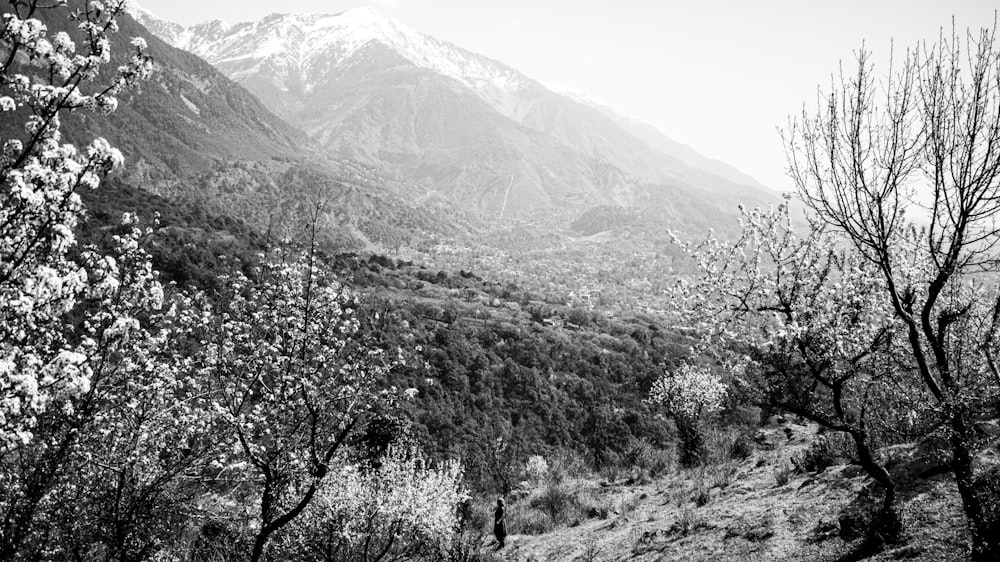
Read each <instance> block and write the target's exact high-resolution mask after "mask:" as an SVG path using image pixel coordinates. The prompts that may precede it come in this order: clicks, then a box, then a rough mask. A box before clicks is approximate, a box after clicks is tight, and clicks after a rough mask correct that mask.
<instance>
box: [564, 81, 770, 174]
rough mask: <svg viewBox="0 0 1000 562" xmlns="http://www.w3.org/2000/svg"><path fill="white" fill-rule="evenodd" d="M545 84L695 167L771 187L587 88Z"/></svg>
mask: <svg viewBox="0 0 1000 562" xmlns="http://www.w3.org/2000/svg"><path fill="white" fill-rule="evenodd" d="M545 87H546V88H548V89H550V90H552V91H553V92H556V93H557V94H561V95H563V96H566V97H567V98H569V99H571V100H573V101H575V102H578V103H582V104H583V105H586V106H589V107H592V108H594V109H596V110H598V111H600V112H601V114H603V115H605V116H606V117H608V118H609V119H611V120H612V121H614V122H615V123H617V124H618V125H619V126H620V127H622V128H623V129H625V130H626V131H628V132H629V133H631V134H632V135H634V136H635V137H636V138H639V139H641V140H643V141H645V142H646V144H648V145H649V146H650V147H652V148H653V149H654V150H657V151H659V152H662V153H664V154H666V155H668V156H671V157H673V158H676V159H678V160H680V161H681V162H684V163H685V164H687V165H688V166H691V167H692V168H696V169H699V170H703V171H706V172H708V173H710V174H714V175H716V176H719V177H722V178H725V179H727V180H729V181H731V182H733V183H735V184H738V185H748V186H751V187H755V188H758V189H767V188H766V187H765V186H764V185H763V184H761V183H760V182H758V181H757V180H755V179H754V178H752V177H751V176H749V175H747V174H746V173H744V172H742V171H740V170H738V169H736V168H735V167H733V166H731V165H729V164H726V163H725V162H723V161H721V160H716V159H714V158H708V157H706V156H704V155H702V154H701V153H699V152H698V151H696V150H695V149H693V148H691V147H690V146H688V145H686V144H684V143H681V142H678V141H675V140H674V139H672V138H670V137H668V136H667V135H665V134H664V133H663V132H662V131H660V130H659V129H657V128H656V127H655V126H653V125H650V124H649V123H645V122H643V121H640V120H639V119H635V118H634V117H629V116H628V115H625V114H623V113H621V112H619V111H618V110H616V109H614V108H613V107H611V106H610V105H608V104H606V103H604V102H602V101H600V100H598V99H595V98H593V97H591V96H589V95H587V94H586V93H584V92H581V91H579V90H577V89H575V88H571V87H568V86H564V85H561V84H552V83H546V84H545Z"/></svg>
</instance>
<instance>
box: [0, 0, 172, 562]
mask: <svg viewBox="0 0 1000 562" xmlns="http://www.w3.org/2000/svg"><path fill="white" fill-rule="evenodd" d="M8 4H9V6H8V7H7V8H6V9H5V12H6V13H4V14H3V24H2V29H0V61H2V62H0V64H2V66H0V111H2V112H4V113H5V114H6V116H5V117H6V120H7V121H16V120H20V119H23V120H24V127H23V133H22V134H21V136H19V137H18V138H10V139H6V140H4V141H3V142H2V154H0V558H4V559H9V558H12V557H15V556H20V557H25V558H33V557H39V556H41V554H40V553H41V552H43V551H45V552H48V553H49V554H50V555H52V556H55V555H57V553H58V552H60V549H62V548H64V547H66V546H67V545H72V544H74V540H73V538H72V537H73V536H75V532H76V531H75V530H74V529H77V528H78V527H76V526H78V525H79V524H80V523H81V522H80V521H73V520H72V517H71V516H69V514H68V513H66V512H65V510H64V508H65V507H66V506H67V505H72V502H73V501H74V500H76V499H78V498H79V494H75V492H78V491H80V490H87V491H91V489H92V488H90V487H91V486H93V485H95V484H96V483H98V482H101V481H102V479H103V477H104V476H105V470H114V469H115V467H109V466H108V465H107V464H106V461H108V460H109V458H111V457H112V456H114V453H113V452H114V451H122V450H123V449H121V448H118V447H116V446H109V441H113V442H114V444H115V445H118V444H120V442H119V441H115V440H114V439H115V438H116V437H119V436H121V434H120V433H119V432H118V430H119V429H121V426H117V427H116V426H115V424H114V423H113V421H112V420H117V421H122V418H120V417H116V414H115V413H114V412H122V411H125V410H126V409H127V408H128V406H127V405H128V404H129V403H131V402H132V401H136V400H138V401H146V400H147V399H150V400H151V401H152V400H153V399H152V396H153V395H159V396H160V397H161V399H162V401H163V402H171V403H173V402H172V399H173V398H175V397H176V396H173V395H171V394H170V392H169V391H168V390H167V389H164V388H160V389H152V386H149V385H147V383H151V384H153V385H154V386H155V383H154V382H153V381H155V380H156V379H157V378H158V377H159V376H160V375H161V373H162V372H161V371H160V370H159V369H158V368H157V366H156V365H155V362H156V359H155V357H156V355H157V353H158V352H157V351H156V349H157V347H158V345H157V344H159V343H162V341H163V340H160V339H157V337H162V336H163V335H164V333H165V332H161V333H160V334H159V336H154V334H153V331H152V330H151V322H150V315H151V314H154V313H155V311H156V310H157V309H158V308H160V306H161V304H162V302H163V298H164V295H163V290H162V287H161V286H160V284H159V283H158V282H157V280H156V273H155V272H154V271H153V270H152V267H151V266H150V261H149V256H148V255H147V254H145V252H142V251H141V250H140V249H139V246H138V240H139V238H140V237H141V234H140V232H139V231H138V230H137V229H136V228H135V227H134V226H133V225H131V223H132V220H131V218H130V217H125V219H124V222H125V223H126V224H125V225H124V227H123V229H124V230H123V232H122V233H121V234H120V235H119V236H116V237H115V238H114V247H113V248H112V249H111V250H110V251H108V252H104V251H101V250H100V249H98V248H93V247H90V248H84V249H82V251H81V250H79V249H78V248H76V238H75V233H74V228H75V226H76V224H77V222H78V220H79V219H80V217H81V216H82V213H83V205H82V203H81V201H80V197H79V193H78V191H79V190H81V189H94V188H97V187H98V184H99V183H100V181H101V179H102V178H103V177H104V176H105V175H106V174H107V173H108V172H110V171H111V170H113V169H115V168H117V167H119V166H120V165H121V164H122V161H123V159H122V155H121V153H120V152H119V151H118V150H116V149H114V148H113V147H111V146H110V144H109V143H108V142H107V141H105V140H104V139H100V138H98V139H95V140H94V141H92V142H91V143H90V145H89V146H88V147H87V148H86V149H84V150H82V151H80V150H77V148H76V147H74V146H73V145H71V144H63V143H61V131H60V118H61V115H62V114H64V113H66V112H70V111H76V110H88V111H94V112H97V113H99V114H107V113H110V112H112V111H114V110H115V108H116V107H117V104H118V101H117V96H118V95H119V94H121V93H123V92H125V91H127V90H128V89H129V88H130V87H132V86H133V85H135V84H136V83H137V82H138V81H140V80H141V79H143V78H145V77H146V76H147V75H148V74H149V72H150V71H151V68H152V62H151V60H150V58H149V57H148V56H147V55H145V54H144V49H145V42H144V41H143V40H142V39H139V38H136V39H134V40H133V41H132V47H133V49H134V50H133V52H132V53H131V55H130V56H129V57H127V60H126V63H125V64H123V65H122V66H120V67H118V68H117V70H116V71H115V72H113V73H112V74H111V75H105V78H104V80H103V83H102V81H101V80H99V74H100V72H101V70H102V68H103V67H104V66H106V65H107V64H108V62H109V61H110V60H111V52H110V41H109V34H110V33H113V32H115V31H116V30H117V25H116V23H115V18H116V17H117V16H118V15H119V13H120V12H121V11H122V9H123V5H124V3H123V2H119V1H113V2H108V3H106V4H105V3H100V2H89V3H82V2H80V3H73V4H72V5H69V4H68V3H66V2H55V3H43V2H37V1H23V0H22V1H14V2H9V3H8ZM57 17H68V18H69V19H70V21H72V22H73V23H74V25H75V26H76V28H77V31H76V32H74V34H73V35H71V34H70V33H67V32H59V33H55V34H54V35H52V36H49V35H48V30H47V27H46V25H45V24H44V23H42V20H43V19H45V18H50V19H51V18H57ZM150 392H152V394H150ZM133 421H134V420H133ZM149 429H150V426H149V425H146V421H141V422H139V424H138V425H132V426H131V427H130V430H131V431H129V432H126V433H125V436H128V435H148V434H149V433H148V432H149ZM100 431H107V432H108V433H106V434H103V435H105V436H106V435H109V434H110V435H111V439H99V438H98V435H101V434H100V433H99V432H100ZM154 442H155V443H156V445H153V444H152V443H154ZM147 446H149V447H151V448H152V449H154V450H157V449H162V447H163V442H162V441H159V440H158V438H153V439H149V440H148V442H144V443H142V444H141V446H140V448H141V449H143V450H148V449H146V447H147ZM105 453H107V454H105ZM116 461H125V459H123V458H117V459H116ZM114 464H116V465H117V462H116V463H114ZM161 483H162V481H161ZM67 502H69V503H67ZM155 503H156V502H153V503H152V504H149V505H146V506H145V508H146V509H148V510H149V511H150V512H152V511H155V507H152V506H153V505H155ZM118 523H119V525H118V530H119V531H121V532H120V533H118V536H117V537H114V538H110V539H108V540H104V538H102V537H96V538H95V537H93V536H88V537H86V539H85V542H86V543H89V542H91V541H93V542H97V543H101V542H102V541H103V546H102V548H103V549H105V551H106V552H107V553H108V554H107V556H109V557H118V559H126V558H128V557H129V556H130V554H128V553H127V552H126V550H123V549H121V548H117V547H124V543H125V542H129V541H130V539H125V538H124V537H125V536H126V535H130V534H131V533H132V532H133V531H136V530H137V525H138V523H136V521H135V520H130V521H128V522H125V521H122V520H119V521H118ZM67 537H69V538H67ZM118 539H122V540H118ZM59 541H62V542H59ZM63 552H65V551H63ZM76 552H77V554H78V555H79V553H80V552H87V547H86V546H83V547H81V548H80V549H77V550H76Z"/></svg>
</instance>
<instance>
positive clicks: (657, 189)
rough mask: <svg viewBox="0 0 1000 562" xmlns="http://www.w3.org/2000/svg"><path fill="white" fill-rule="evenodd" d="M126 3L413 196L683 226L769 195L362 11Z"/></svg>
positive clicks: (317, 139) (505, 70)
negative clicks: (180, 10) (199, 17)
mask: <svg viewBox="0 0 1000 562" xmlns="http://www.w3.org/2000/svg"><path fill="white" fill-rule="evenodd" d="M134 13H135V15H136V17H137V18H138V19H139V21H141V22H143V23H145V24H146V26H147V27H148V28H149V29H150V31H151V32H153V33H154V34H157V35H159V36H160V37H161V38H163V39H164V40H165V41H169V42H171V43H172V44H173V45H174V46H176V47H179V48H181V49H185V50H188V51H190V52H192V53H195V54H197V55H199V56H201V57H204V58H205V59H206V60H207V61H208V62H210V63H212V64H213V65H214V66H215V67H216V68H218V69H219V70H221V71H222V72H223V73H225V74H226V75H227V76H229V77H230V78H232V79H233V80H234V81H236V82H237V83H239V84H241V85H243V86H245V87H246V88H247V89H248V90H249V91H251V92H253V93H254V94H255V95H256V96H257V97H258V98H259V99H260V100H261V101H262V102H263V103H264V105H266V106H267V107H268V108H269V109H271V110H272V111H273V112H274V113H276V114H278V115H279V116H281V117H283V118H284V119H286V120H287V121H288V122H290V123H291V124H293V125H295V126H297V127H299V128H300V129H302V130H303V131H304V132H305V133H306V134H307V135H308V137H309V139H310V140H311V141H312V142H313V143H315V144H316V146H317V147H318V148H319V149H321V150H323V151H324V152H325V153H326V154H329V155H333V156H335V157H336V158H347V159H353V160H357V161H360V162H364V163H366V164H369V165H372V166H380V167H383V168H384V169H386V170H388V171H389V173H390V174H392V175H395V176H397V177H400V178H403V179H405V180H406V181H407V182H408V183H410V184H412V185H413V187H414V189H413V191H412V192H411V193H410V196H411V197H413V198H418V197H428V196H438V197H442V198H444V199H446V200H448V201H452V202H455V203H456V204H458V205H459V206H461V207H463V208H465V209H467V210H471V211H475V212H479V213H483V214H484V215H486V216H492V217H508V216H518V217H528V216H532V215H533V214H538V213H548V212H551V211H555V212H558V213H563V214H566V215H567V216H574V215H578V214H579V213H583V212H586V211H587V210H590V209H593V208H595V207H605V206H611V207H632V208H648V207H650V206H651V205H652V206H654V207H657V208H661V207H662V210H663V211H664V213H665V215H664V216H668V217H673V218H675V219H676V220H677V221H680V223H681V224H680V226H682V227H683V226H688V227H693V226H694V225H695V224H697V225H699V227H700V226H701V224H703V223H712V222H719V220H720V219H719V217H720V216H722V217H730V218H731V217H732V216H733V215H734V213H735V202H736V201H740V202H744V203H748V204H755V203H763V202H770V201H773V200H775V196H774V194H773V193H771V192H769V191H767V190H766V189H763V188H762V187H761V186H760V185H759V184H756V182H753V181H752V180H750V179H749V178H747V177H746V176H740V175H739V174H729V173H719V172H720V169H719V167H718V166H714V165H713V163H711V162H708V161H707V159H701V160H699V159H698V158H694V157H692V156H691V155H690V154H689V153H686V155H680V154H678V153H677V152H678V151H676V150H674V152H675V154H671V153H670V152H671V150H672V149H667V148H665V147H664V146H663V144H664V143H662V142H661V143H659V144H657V143H653V142H649V141H648V140H646V139H644V138H641V137H640V136H637V134H636V131H631V130H629V129H628V128H626V127H623V126H622V124H621V123H619V122H617V121H616V120H615V119H613V118H611V117H609V116H608V115H606V114H605V113H604V112H602V111H601V110H599V109H596V108H594V107H590V106H588V105H586V104H582V103H579V102H577V101H575V100H573V99H570V98H568V97H566V96H564V95H560V94H559V93H556V92H553V91H551V90H550V89H548V88H546V87H545V86H544V85H542V84H541V83H539V82H537V81H535V80H533V79H531V78H529V77H527V76H525V75H523V74H522V73H520V72H518V71H517V70H515V69H513V68H511V67H509V66H507V65H505V64H503V63H501V62H498V61H495V60H492V59H489V58H487V57H484V56H481V55H478V54H475V53H472V52H470V51H467V50H465V49H462V48H460V47H457V46H455V45H452V44H450V43H447V42H444V41H440V40H438V39H435V38H433V37H430V36H428V35H424V34H421V33H418V32H417V31H414V30H412V29H410V28H409V27H407V26H405V25H403V24H401V23H399V22H397V21H394V20H391V19H389V18H386V17H384V16H382V15H381V14H379V13H378V12H376V11H374V10H372V9H369V8H358V9H354V10H349V11H346V12H342V13H339V14H334V15H295V14H274V15H271V16H268V17H266V18H264V19H262V20H260V21H256V22H244V23H238V24H226V23H224V22H221V21H211V22H206V23H202V24H198V25H195V26H193V27H190V28H183V27H181V26H177V25H174V24H169V23H165V22H162V21H160V20H158V19H156V18H155V17H154V16H153V15H152V14H150V13H148V12H145V11H143V10H141V9H136V11H135V12H134ZM681 152H683V151H681ZM723 171H724V170H723ZM681 208H686V209H689V210H690V209H694V210H696V213H697V216H694V217H692V216H690V213H688V212H679V209H681ZM673 226H674V227H676V226H678V225H677V224H674V225H673Z"/></svg>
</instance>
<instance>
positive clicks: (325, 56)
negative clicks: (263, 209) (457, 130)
mask: <svg viewBox="0 0 1000 562" xmlns="http://www.w3.org/2000/svg"><path fill="white" fill-rule="evenodd" d="M132 14H133V16H134V17H136V19H138V20H139V21H140V22H141V23H143V24H144V25H146V26H147V27H148V28H149V29H150V30H151V31H153V33H154V34H156V35H158V36H160V38H161V39H164V40H165V41H167V42H168V43H171V44H172V45H173V46H175V47H178V48H181V49H184V50H186V51H190V52H193V53H195V54H197V55H199V56H201V57H202V58H204V59H206V60H207V61H209V62H210V63H212V64H213V65H215V66H217V67H220V68H223V69H224V70H225V72H226V73H227V74H228V75H229V76H230V77H231V78H233V79H234V80H236V81H240V80H242V79H243V78H245V77H247V76H252V75H261V74H262V70H265V72H263V74H266V75H269V76H271V79H272V80H273V81H274V82H275V84H276V86H277V87H278V88H279V89H280V90H282V91H288V90H289V89H292V88H299V89H301V90H302V91H304V92H310V91H312V90H313V89H314V88H315V87H316V86H317V85H318V84H319V83H321V82H322V81H323V80H324V78H325V73H326V71H327V69H329V68H331V67H341V66H344V65H345V64H347V63H349V61H350V59H351V58H352V57H353V56H354V55H355V54H357V53H358V52H359V51H360V50H361V49H362V48H363V47H365V46H366V45H368V44H369V43H371V42H376V43H379V44H381V45H383V46H385V47H388V48H389V49H391V50H392V51H394V52H395V53H396V54H397V55H399V56H400V57H402V58H403V59H405V60H407V61H409V62H410V63H411V64H413V65H414V66H417V67H420V68H426V69H430V70H433V71H435V72H438V73H440V74H443V75H445V76H448V77H450V78H453V79H455V80H458V81H459V82H461V83H463V84H465V85H466V86H468V87H470V88H472V89H473V90H474V91H476V92H477V93H479V94H480V95H481V97H483V99H485V100H486V101H488V102H489V103H491V105H494V106H495V107H498V109H499V108H501V107H502V106H503V105H504V103H503V101H502V100H501V99H499V98H502V97H504V94H505V93H512V92H516V91H517V90H519V89H521V88H523V87H524V86H525V85H527V84H528V83H530V82H531V81H530V80H529V79H527V78H526V77H524V76H523V75H521V74H520V73H518V72H517V71H515V70H513V69H511V68H509V67H507V66H506V65H503V64H501V63H499V62H496V61H493V60H491V59H488V58H486V57H483V56H480V55H476V54H474V53H471V52H469V51H466V50H464V49H461V48H459V47H456V46H454V45H452V44H450V43H447V42H445V41H441V40H438V39H435V38H433V37H431V36H428V35H424V34H422V33H419V32H417V31H415V30H413V29H412V28H410V27H408V26H406V25H404V24H403V23H401V22H398V21H396V20H393V19H391V18H388V17H386V16H385V15H383V14H382V13H380V12H379V11H377V10H375V9H373V8H369V7H359V8H354V9H351V10H347V11H343V12H340V13H337V14H310V15H304V14H272V15H270V16H267V17H265V18H263V19H261V20H260V21H256V22H244V23H237V24H231V25H230V24H226V23H224V22H221V21H218V20H216V21H211V22H205V23H200V24H197V25H194V26H191V27H188V28H184V27H182V26H179V25H177V24H170V23H167V22H163V21H161V20H158V19H156V17H155V16H154V15H153V14H151V13H149V12H148V11H146V10H144V9H142V8H141V7H138V6H134V7H133V9H132Z"/></svg>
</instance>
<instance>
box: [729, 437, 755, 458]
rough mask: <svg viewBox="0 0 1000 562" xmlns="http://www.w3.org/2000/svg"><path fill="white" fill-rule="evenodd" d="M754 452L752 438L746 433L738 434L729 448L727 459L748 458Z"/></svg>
mask: <svg viewBox="0 0 1000 562" xmlns="http://www.w3.org/2000/svg"><path fill="white" fill-rule="evenodd" d="M753 451H754V442H753V436H752V435H751V434H750V433H748V432H746V431H743V432H740V434H739V435H737V436H736V439H734V440H733V444H732V445H731V446H730V447H729V457H730V458H732V459H735V460H743V459H748V458H750V455H752V454H753Z"/></svg>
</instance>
